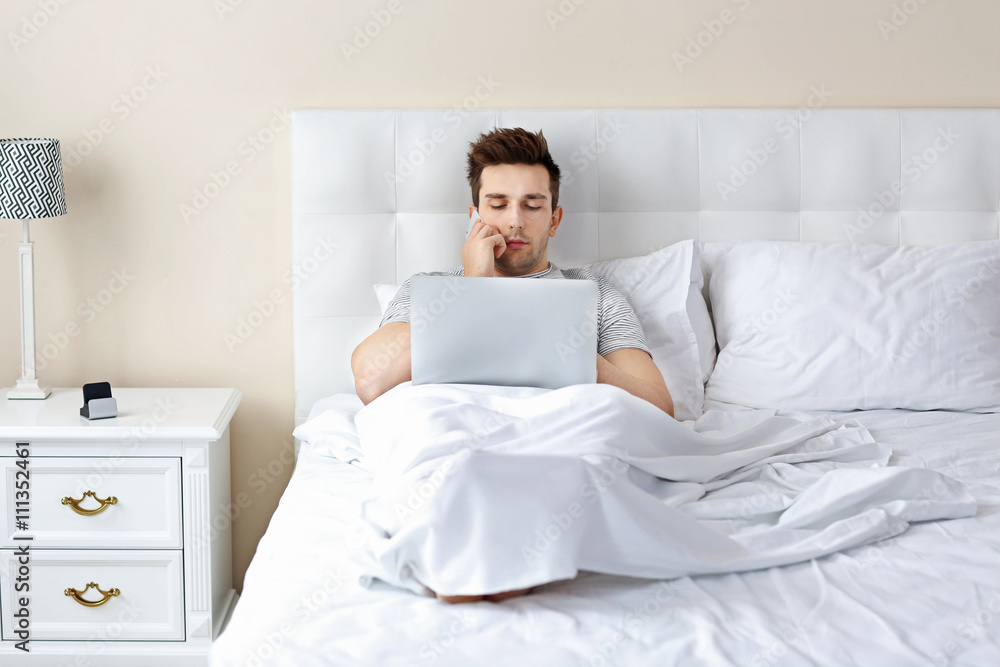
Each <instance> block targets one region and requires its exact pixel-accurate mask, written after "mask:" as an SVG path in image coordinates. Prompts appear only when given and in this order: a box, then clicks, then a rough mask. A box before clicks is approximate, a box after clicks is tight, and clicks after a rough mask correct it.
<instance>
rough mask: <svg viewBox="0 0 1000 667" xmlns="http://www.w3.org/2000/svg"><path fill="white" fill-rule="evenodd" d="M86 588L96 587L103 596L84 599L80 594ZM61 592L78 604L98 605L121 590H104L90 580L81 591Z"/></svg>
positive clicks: (72, 589)
mask: <svg viewBox="0 0 1000 667" xmlns="http://www.w3.org/2000/svg"><path fill="white" fill-rule="evenodd" d="M101 509H104V508H103V507H102V508H101ZM98 511H100V510H98ZM88 588H93V589H96V590H97V592H98V593H100V594H101V595H103V596H104V597H102V598H101V599H100V600H95V601H93V602H91V601H90V600H84V599H83V598H82V597H80V596H81V595H83V594H84V593H86V592H87V589H88ZM63 593H65V594H66V595H68V596H69V597H71V598H73V599H74V600H76V601H77V602H79V603H80V604H82V605H83V606H84V607H100V606H101V605H102V604H104V603H105V602H107V601H108V600H110V599H111V598H113V597H115V596H116V595H120V594H121V591H120V590H118V589H117V588H109V589H108V590H106V591H102V590H101V587H100V586H98V585H97V584H95V583H94V582H93V581H92V582H90V583H89V584H87V585H86V586H84V587H83V590H82V591H78V590H76V589H75V588H67V589H66V590H65V591H63Z"/></svg>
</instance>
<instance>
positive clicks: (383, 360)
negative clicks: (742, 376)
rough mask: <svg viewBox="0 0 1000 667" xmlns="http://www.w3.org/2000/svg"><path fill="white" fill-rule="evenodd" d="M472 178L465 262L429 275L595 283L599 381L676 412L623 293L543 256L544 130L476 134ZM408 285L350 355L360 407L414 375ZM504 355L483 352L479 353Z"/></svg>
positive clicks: (553, 193)
mask: <svg viewBox="0 0 1000 667" xmlns="http://www.w3.org/2000/svg"><path fill="white" fill-rule="evenodd" d="M468 178H469V184H470V186H471V187H472V201H473V203H472V205H471V206H469V215H470V216H471V215H472V214H473V212H474V211H476V210H478V211H479V215H480V216H481V218H482V219H481V220H477V221H476V223H475V224H474V225H473V227H472V230H471V232H470V233H469V237H468V239H467V240H466V242H465V246H464V247H463V248H462V253H461V254H462V266H460V267H458V268H456V269H454V270H452V271H450V272H447V273H433V274H431V275H458V276H461V275H465V276H511V277H523V278H554V279H563V278H569V279H589V280H594V281H596V282H597V283H598V318H597V319H598V342H597V351H598V354H597V359H596V360H595V362H596V363H597V381H598V382H603V383H607V384H613V385H615V386H617V387H621V388H622V389H624V390H625V391H627V392H629V393H630V394H633V395H634V396H637V397H639V398H642V399H645V400H647V401H649V402H650V403H652V404H653V405H655V406H657V407H658V408H660V409H662V410H664V411H665V412H666V413H667V414H669V415H671V416H673V410H674V407H673V401H672V399H671V397H670V392H669V391H667V386H666V383H665V382H664V381H663V376H662V375H661V374H660V371H659V369H658V368H657V367H656V364H654V363H653V359H652V357H651V356H650V354H649V350H648V348H647V347H646V343H645V338H644V337H643V333H642V328H641V327H640V326H639V320H638V318H637V317H636V315H635V312H634V311H633V310H632V307H631V306H630V305H629V304H628V301H627V300H626V299H625V297H624V296H623V295H622V294H621V292H619V291H618V290H617V289H615V288H614V287H613V286H612V285H611V284H609V283H607V282H606V281H604V280H603V279H600V278H598V277H597V276H596V275H594V274H593V273H591V272H589V271H586V270H582V269H564V270H561V269H559V268H558V267H556V266H555V265H553V264H552V263H551V262H549V261H548V259H547V254H548V240H549V237H554V236H555V235H556V230H557V229H558V228H559V224H560V222H562V216H563V210H562V207H561V206H559V205H558V204H559V167H558V166H557V165H556V164H555V162H554V161H553V160H552V156H551V155H550V154H549V150H548V145H547V143H546V141H545V137H544V136H543V135H542V133H541V132H538V133H537V134H534V133H531V132H527V131H525V130H523V129H521V128H513V129H497V130H494V131H493V132H490V133H488V134H484V135H481V136H480V137H479V140H478V141H476V142H474V143H473V144H472V146H471V149H470V151H469V156H468ZM481 205H482V206H481ZM409 282H410V281H409V280H407V281H406V282H404V283H403V285H402V286H401V287H400V289H399V292H397V294H396V296H395V298H393V300H392V302H391V303H390V304H389V307H388V308H387V310H386V312H385V315H384V316H383V318H382V321H381V323H380V325H379V328H378V330H376V331H375V333H373V334H372V335H370V336H368V338H366V339H365V340H364V341H362V343H361V344H360V345H358V347H357V348H356V349H355V350H354V354H353V355H352V356H351V369H352V370H353V372H354V381H355V389H356V391H357V394H358V397H359V398H361V401H362V402H363V403H364V404H365V405H367V404H368V403H370V402H371V401H373V400H375V399H376V398H378V397H379V396H381V395H382V394H384V393H385V392H387V391H389V390H390V389H392V388H393V387H395V386H397V385H399V384H401V383H403V382H406V381H408V380H411V379H412V377H411V367H410V324H409V320H410V293H409ZM509 352H512V351H510V350H483V354H506V353H509ZM523 592H524V591H510V592H508V593H498V594H496V595H491V596H487V599H491V600H502V599H506V598H507V597H512V596H514V595H518V594H521V593H523ZM442 599H446V600H448V601H451V602H464V601H468V600H467V599H466V598H445V597H443V598H442ZM471 599H482V597H481V596H474V597H473V598H471Z"/></svg>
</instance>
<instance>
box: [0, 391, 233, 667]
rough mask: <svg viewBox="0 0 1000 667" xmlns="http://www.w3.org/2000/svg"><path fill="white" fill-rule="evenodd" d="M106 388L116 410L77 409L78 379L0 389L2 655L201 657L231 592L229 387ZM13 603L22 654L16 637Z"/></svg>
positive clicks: (141, 661)
mask: <svg viewBox="0 0 1000 667" xmlns="http://www.w3.org/2000/svg"><path fill="white" fill-rule="evenodd" d="M113 394H114V397H115V399H116V400H117V402H118V417H116V418H112V419H102V420H95V421H87V420H86V419H84V418H83V417H80V407H81V406H82V405H83V392H82V390H81V389H54V390H53V391H52V395H51V396H49V398H47V399H46V400H44V401H27V400H7V399H2V400H0V468H2V480H0V489H2V497H0V633H2V634H0V637H2V640H0V665H4V666H5V667H6V666H10V667H13V666H15V665H32V666H40V665H52V666H60V665H65V666H67V667H69V666H71V665H72V666H73V667H77V666H79V667H87V666H91V667H97V666H104V665H108V666H114V665H121V666H122V667H125V666H128V667H136V666H140V665H141V666H142V667H153V666H154V665H163V666H169V667H175V666H181V665H205V664H206V663H207V659H206V656H207V654H208V649H209V646H210V644H211V643H212V640H213V639H214V638H215V637H216V636H217V635H218V633H219V632H220V631H221V629H222V627H223V626H224V624H225V622H226V620H227V619H228V617H229V613H230V611H231V610H232V607H233V605H235V604H236V598H237V595H236V591H234V590H233V586H232V578H233V577H232V532H231V527H230V523H231V521H230V514H229V512H227V511H226V508H228V507H229V503H230V495H229V421H230V419H232V417H233V413H234V412H235V411H236V407H237V406H238V405H239V402H240V398H241V394H240V392H238V391H236V390H235V389H113ZM18 443H27V446H24V445H19V444H18ZM24 454H27V456H26V457H25V456H23V455H24ZM25 461H26V462H25ZM25 467H26V468H27V470H28V473H27V476H26V475H25V474H24V473H23V472H22V470H23V469H24V468H25ZM25 478H26V479H25ZM25 481H27V484H25V483H24V482H25ZM25 486H26V487H27V488H25ZM25 490H26V491H28V494H27V496H28V498H27V501H28V503H29V504H27V505H24V504H22V505H18V504H17V503H18V502H19V501H20V502H22V503H23V502H24V501H25V494H24V493H21V495H20V496H17V495H16V494H17V493H18V492H19V491H21V492H23V491H25ZM19 520H23V521H25V522H26V524H27V530H23V525H22V526H21V527H20V528H19V526H18V521H19ZM26 538H31V539H30V540H29V539H26ZM24 548H27V551H28V554H27V564H26V565H23V564H22V563H21V562H19V561H20V560H23V559H24V555H23V549H24ZM24 568H26V572H25V569H24ZM91 583H93V584H94V585H93V586H88V584H91ZM25 585H27V586H28V589H27V590H24V588H23V587H24V586H25ZM21 598H27V605H23V604H22V602H24V601H23V600H21ZM88 602H89V603H90V604H85V603H88ZM95 602H96V603H98V604H93V603H95ZM24 609H27V612H26V613H27V618H28V627H29V631H30V641H29V642H28V644H27V646H28V648H29V649H30V652H29V653H25V652H23V651H21V650H18V649H17V647H16V644H17V643H18V642H19V641H21V640H20V638H19V637H18V636H17V635H16V633H17V631H18V629H19V623H21V622H22V619H23V618H24V616H23V614H24V613H25V612H24V611H23V610H24ZM18 614H21V616H20V617H19V616H18Z"/></svg>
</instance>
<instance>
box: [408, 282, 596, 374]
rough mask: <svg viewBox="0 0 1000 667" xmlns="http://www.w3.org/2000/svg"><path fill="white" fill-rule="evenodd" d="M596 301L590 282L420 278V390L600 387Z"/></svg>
mask: <svg viewBox="0 0 1000 667" xmlns="http://www.w3.org/2000/svg"><path fill="white" fill-rule="evenodd" d="M597 299H598V294H597V283H595V282H593V281H591V280H559V279H533V278H502V277H492V278H470V277H465V276H419V275H418V276H413V278H411V280H410V309H411V310H410V354H411V364H412V375H413V384H428V383H444V382H457V383H469V384H495V385H506V386H520V387H545V388H550V389H556V388H559V387H565V386H568V385H572V384H588V383H593V382H596V381H597V305H598V304H597Z"/></svg>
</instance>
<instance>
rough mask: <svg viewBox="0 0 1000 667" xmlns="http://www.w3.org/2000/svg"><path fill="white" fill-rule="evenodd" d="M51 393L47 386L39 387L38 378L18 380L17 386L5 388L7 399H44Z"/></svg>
mask: <svg viewBox="0 0 1000 667" xmlns="http://www.w3.org/2000/svg"><path fill="white" fill-rule="evenodd" d="M51 393H52V389H50V388H49V387H39V386H38V380H18V381H17V386H16V387H12V388H10V389H8V390H7V398H8V399H29V400H44V399H46V398H48V396H49V394H51Z"/></svg>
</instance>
